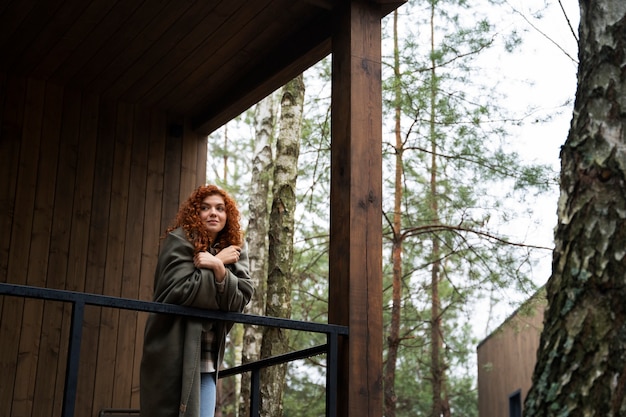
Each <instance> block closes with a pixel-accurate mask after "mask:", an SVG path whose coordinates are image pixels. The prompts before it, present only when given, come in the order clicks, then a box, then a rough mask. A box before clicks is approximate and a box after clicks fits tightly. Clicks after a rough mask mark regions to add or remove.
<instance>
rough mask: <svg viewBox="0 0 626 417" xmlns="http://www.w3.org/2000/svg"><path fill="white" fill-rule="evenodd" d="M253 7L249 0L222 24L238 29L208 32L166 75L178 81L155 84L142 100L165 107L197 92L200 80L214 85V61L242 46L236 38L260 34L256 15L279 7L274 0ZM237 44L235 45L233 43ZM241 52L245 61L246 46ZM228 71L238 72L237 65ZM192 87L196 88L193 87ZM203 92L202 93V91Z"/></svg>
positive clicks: (274, 10) (247, 57)
mask: <svg viewBox="0 0 626 417" xmlns="http://www.w3.org/2000/svg"><path fill="white" fill-rule="evenodd" d="M254 4H255V7H251V3H248V7H246V8H243V9H241V11H240V12H238V13H236V14H233V15H231V16H230V17H229V19H228V20H227V21H225V22H224V23H223V25H224V27H225V28H227V29H231V30H232V28H237V30H236V31H233V32H226V31H221V30H217V31H213V32H212V33H210V34H208V36H207V37H206V39H205V40H204V41H203V42H202V43H201V44H200V45H198V48H197V49H196V50H195V51H194V53H193V54H191V55H189V56H188V57H187V58H185V59H183V60H182V61H181V62H180V63H179V65H177V66H176V68H175V69H174V70H173V71H172V72H171V73H170V74H169V77H170V79H173V80H178V81H179V82H178V83H176V84H172V83H168V86H167V88H162V87H160V86H159V85H156V86H155V87H154V88H153V89H152V90H151V91H150V94H147V95H146V97H145V100H147V103H148V104H152V103H156V105H157V106H159V107H165V103H166V102H167V103H176V102H178V101H179V100H180V99H181V97H185V96H186V95H187V94H190V93H191V94H197V91H194V88H195V89H196V90H201V91H204V88H205V87H204V86H203V88H202V89H198V88H197V86H198V85H202V84H199V83H198V81H199V80H202V81H203V82H205V83H209V84H215V83H217V82H219V80H214V79H211V75H212V69H215V68H219V67H220V66H221V64H220V65H218V66H216V65H215V63H216V62H219V63H222V62H227V61H228V57H229V56H230V54H231V52H232V50H233V49H232V48H234V47H241V44H240V43H237V40H238V39H242V38H243V39H248V40H249V39H252V38H254V37H255V36H259V35H260V33H263V31H259V25H260V24H262V23H260V22H258V21H257V20H255V17H257V16H258V15H259V14H261V13H262V12H263V13H270V15H271V14H274V13H276V14H280V9H279V8H276V5H275V3H273V2H269V5H270V6H267V2H261V1H259V2H255V3H254ZM235 44H236V45H237V46H234V45H235ZM241 51H242V52H244V54H237V55H238V57H240V59H243V60H248V59H250V56H251V54H250V55H249V54H248V53H247V52H245V49H242V50H241ZM231 70H233V71H236V72H238V70H237V69H236V68H231ZM194 86H195V87H194ZM203 94H204V93H203Z"/></svg>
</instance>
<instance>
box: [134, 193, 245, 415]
mask: <svg viewBox="0 0 626 417" xmlns="http://www.w3.org/2000/svg"><path fill="white" fill-rule="evenodd" d="M253 291H254V289H253V287H252V283H251V280H250V276H249V274H248V253H247V246H246V244H245V242H244V241H243V237H242V234H241V229H240V226H239V211H238V210H237V207H236V205H235V202H234V200H233V199H232V198H231V197H230V196H229V195H228V194H227V193H226V192H225V191H224V190H222V189H221V188H219V187H217V186H215V185H207V186H201V187H199V188H197V189H196V190H195V191H194V192H193V193H192V194H191V196H190V197H189V199H188V200H187V201H186V202H185V203H184V204H183V205H182V206H181V208H180V209H179V211H178V214H177V216H176V220H175V222H174V224H173V225H172V226H170V227H169V228H168V229H167V231H166V237H165V239H164V241H163V245H162V247H161V252H160V254H159V259H158V263H157V267H156V272H155V275H154V301H158V302H162V303H171V304H179V305H183V306H189V307H197V308H204V309H207V310H221V311H235V312H241V311H243V309H244V307H245V306H246V304H248V301H250V298H251V297H252V294H253ZM231 327H232V323H226V322H222V321H210V320H203V319H198V318H193V317H183V316H176V315H172V314H150V316H149V318H148V321H147V323H146V329H145V337H144V348H143V358H142V361H141V381H140V387H141V388H140V393H141V399H140V401H141V415H142V416H144V417H161V416H163V417H165V416H168V417H173V416H181V417H182V416H189V417H212V416H213V415H214V411H215V392H216V388H215V382H216V377H217V370H218V368H219V365H220V363H221V361H222V358H223V356H224V346H225V340H226V334H227V333H228V331H229V330H230V328H231Z"/></svg>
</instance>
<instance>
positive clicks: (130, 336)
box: [111, 109, 151, 408]
mask: <svg viewBox="0 0 626 417" xmlns="http://www.w3.org/2000/svg"><path fill="white" fill-rule="evenodd" d="M150 123H151V120H150V112H149V111H148V110H146V109H136V110H135V120H134V123H133V143H132V154H131V165H130V186H129V191H128V214H127V216H126V238H125V247H124V268H123V271H122V289H121V296H122V297H125V298H132V299H137V298H138V297H139V279H138V277H139V275H140V264H141V257H140V256H138V254H140V253H141V250H142V238H143V233H142V231H143V224H144V220H145V217H144V216H145V204H146V186H147V185H146V183H147V176H148V151H149V146H148V145H149V134H150ZM119 314H120V324H119V327H118V335H117V340H118V342H117V353H116V364H115V368H116V377H115V384H114V387H113V388H114V390H113V402H112V404H111V405H112V406H113V407H117V408H129V407H131V396H132V391H133V385H132V382H133V369H134V359H135V336H136V333H137V317H138V313H137V312H134V311H127V310H121V311H120V312H119Z"/></svg>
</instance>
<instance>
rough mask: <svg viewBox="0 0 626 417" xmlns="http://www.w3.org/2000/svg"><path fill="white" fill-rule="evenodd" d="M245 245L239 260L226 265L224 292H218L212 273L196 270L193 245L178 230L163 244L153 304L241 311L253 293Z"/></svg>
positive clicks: (169, 235)
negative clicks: (154, 302)
mask: <svg viewBox="0 0 626 417" xmlns="http://www.w3.org/2000/svg"><path fill="white" fill-rule="evenodd" d="M248 263H249V261H248V247H247V244H245V243H244V245H243V248H242V251H241V255H240V258H239V261H238V262H237V263H235V264H232V265H226V271H227V273H226V278H225V279H224V281H223V282H224V284H223V290H220V291H218V288H217V284H216V282H215V277H214V275H213V271H211V270H210V269H206V268H196V267H195V265H194V264H193V245H192V244H191V242H189V241H188V240H187V238H186V237H185V235H184V232H183V231H182V230H181V229H177V230H174V231H172V232H171V233H169V234H168V235H167V237H166V238H165V240H164V242H163V247H162V250H161V253H160V255H159V260H158V263H157V269H156V272H155V281H154V288H155V291H154V301H159V302H163V303H170V304H179V305H183V306H188V307H197V308H204V309H209V310H222V311H234V312H242V311H243V309H244V307H245V306H246V305H247V304H248V302H249V301H250V299H251V298H252V294H253V293H254V287H253V286H252V280H251V279H250V274H249V267H248Z"/></svg>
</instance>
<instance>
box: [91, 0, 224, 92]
mask: <svg viewBox="0 0 626 417" xmlns="http://www.w3.org/2000/svg"><path fill="white" fill-rule="evenodd" d="M228 3H230V2H228ZM219 4H220V2H218V1H197V2H193V3H192V4H191V7H189V8H187V9H185V8H181V7H180V5H179V3H171V5H172V7H176V8H180V9H181V11H184V13H183V14H182V15H181V16H178V15H173V17H177V19H175V20H174V19H173V18H172V19H171V22H170V19H165V18H163V19H161V20H159V21H158V26H160V27H159V28H158V29H155V30H151V31H147V32H148V33H149V34H150V33H152V32H155V33H162V35H160V36H159V39H158V42H157V41H156V40H154V39H151V37H150V36H149V35H145V36H143V38H142V39H140V40H137V42H136V43H137V44H139V42H143V43H145V51H144V52H142V53H136V54H135V55H134V56H133V57H132V59H129V58H128V57H127V54H124V57H125V58H124V60H123V61H122V62H125V63H126V64H127V65H128V66H127V67H126V68H125V69H124V73H123V76H121V74H119V75H120V76H118V77H117V78H116V79H115V80H114V82H112V83H111V84H110V85H108V86H107V88H106V90H105V91H104V92H103V94H104V95H105V96H106V97H119V96H123V99H125V100H128V101H131V102H134V101H137V98H138V96H140V95H141V94H137V93H134V92H133V91H136V90H139V91H143V90H142V88H143V87H141V85H149V82H150V81H149V80H148V79H146V77H147V73H148V72H149V71H151V70H152V69H154V68H158V67H161V66H162V65H165V64H164V63H167V62H168V61H171V60H172V59H173V58H174V57H172V56H171V55H172V54H175V53H176V50H175V49H174V48H177V47H180V46H178V44H179V42H181V41H182V40H183V38H185V37H186V36H187V34H188V31H191V30H192V29H193V28H198V27H199V26H200V25H202V26H204V25H210V24H211V15H210V13H212V12H214V10H215V9H216V7H217V6H219ZM154 25H155V26H157V23H155V24H154ZM168 25H169V26H168ZM148 41H151V43H149V42H148ZM181 45H182V44H181ZM139 46H140V45H137V47H139ZM129 49H130V48H129ZM118 60H121V58H117V59H116V60H115V61H118ZM122 66H123V65H121V64H119V65H118V67H120V68H121V67H122ZM131 88H134V90H131V91H128V90H129V89H131Z"/></svg>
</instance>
